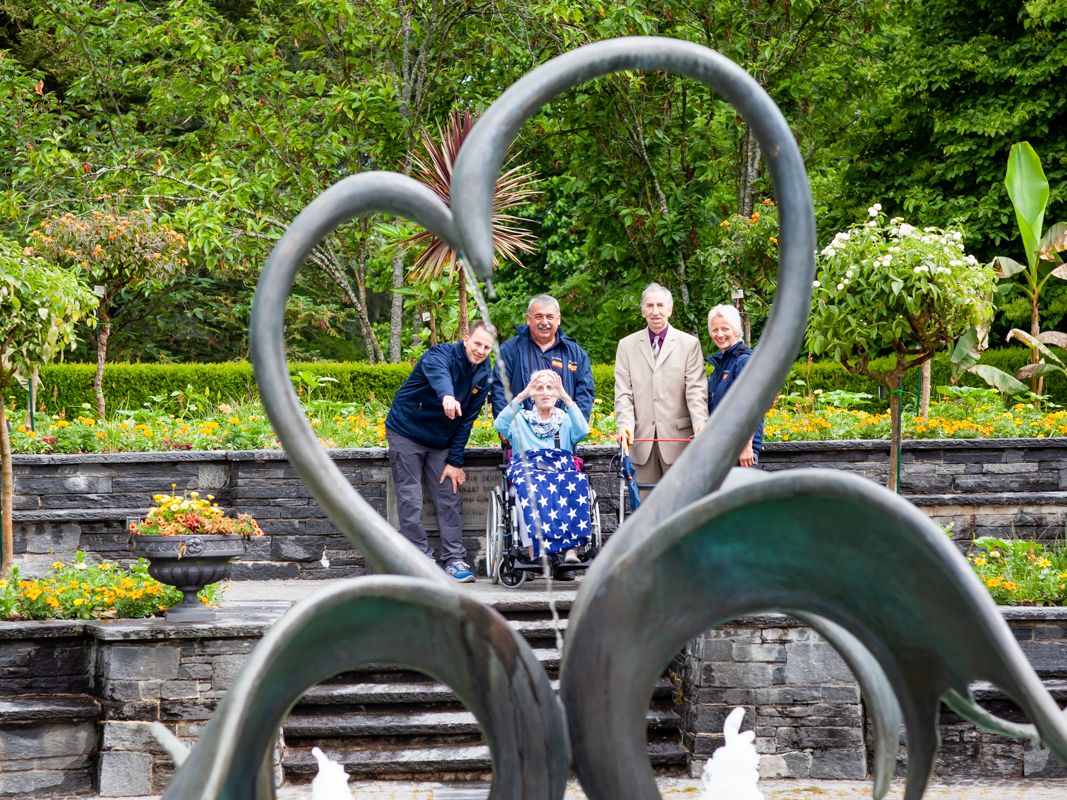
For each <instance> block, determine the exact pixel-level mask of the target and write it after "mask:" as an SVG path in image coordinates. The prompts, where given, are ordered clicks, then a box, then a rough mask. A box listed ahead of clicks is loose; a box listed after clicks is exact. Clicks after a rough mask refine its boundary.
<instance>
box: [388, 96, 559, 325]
mask: <svg viewBox="0 0 1067 800" xmlns="http://www.w3.org/2000/svg"><path fill="white" fill-rule="evenodd" d="M473 127H474V116H473V115H472V114H471V113H470V112H469V111H464V112H459V111H453V112H452V113H451V114H449V116H448V121H447V123H446V124H445V127H444V128H443V129H442V128H441V127H440V126H438V128H437V137H436V138H435V137H434V135H433V133H432V132H431V131H430V130H429V129H427V128H424V129H423V130H422V133H421V134H420V140H421V142H422V149H421V151H420V152H416V153H413V154H412V155H411V156H410V158H409V164H410V168H411V176H412V177H413V178H415V179H416V180H418V181H421V182H422V183H424V184H426V185H427V186H428V187H429V188H430V189H432V190H433V191H434V192H436V193H437V194H438V195H439V196H440V197H441V199H442V200H444V201H445V203H447V204H449V205H451V199H450V196H449V186H450V184H451V182H452V166H453V164H455V162H456V156H457V155H459V149H460V148H461V147H462V146H463V141H464V140H465V139H466V138H467V134H468V133H470V131H471V129H472V128H473ZM525 167H526V165H525V164H520V165H518V166H516V167H513V168H511V169H509V170H507V171H506V172H504V173H503V174H502V175H501V176H500V177H499V178H497V182H496V192H495V194H494V195H493V266H494V267H495V266H496V265H497V264H499V263H500V262H501V261H513V262H515V263H516V264H518V265H519V266H522V261H520V260H519V254H520V253H533V252H534V251H535V250H536V246H535V245H536V242H537V238H536V237H535V236H534V235H533V233H532V232H531V231H530V230H528V229H527V228H525V227H523V226H522V224H521V223H522V222H523V220H522V219H521V218H519V217H517V216H515V215H513V214H509V213H507V212H508V211H509V210H511V209H513V208H516V207H518V206H520V205H522V204H523V203H526V202H528V201H529V200H530V198H532V197H533V196H534V195H536V194H538V191H537V190H536V189H535V188H534V182H535V180H536V176H535V175H534V174H533V173H532V172H529V171H527V170H526V168H525ZM400 244H401V245H403V246H404V247H406V248H408V249H415V248H419V247H422V248H423V250H422V252H421V253H419V255H418V257H417V258H416V259H415V263H414V265H413V266H412V267H411V269H410V270H409V271H408V276H407V277H408V280H409V281H429V280H432V279H434V278H437V277H438V276H440V275H447V276H448V277H449V280H452V279H455V278H457V277H458V279H459V280H458V283H459V330H460V334H461V335H464V334H466V332H467V281H466V280H465V279H464V277H463V275H462V274H461V273H462V270H461V268H460V265H459V259H458V257H457V256H456V253H455V251H453V250H452V248H451V247H449V246H448V245H447V244H445V243H444V242H443V241H441V240H440V239H438V238H437V237H436V236H434V235H433V234H432V233H430V232H429V231H421V232H420V233H417V234H415V235H414V236H409V237H408V238H406V239H403V240H402V241H401V242H400ZM430 333H431V344H435V343H436V335H435V332H434V331H433V329H431V332H430Z"/></svg>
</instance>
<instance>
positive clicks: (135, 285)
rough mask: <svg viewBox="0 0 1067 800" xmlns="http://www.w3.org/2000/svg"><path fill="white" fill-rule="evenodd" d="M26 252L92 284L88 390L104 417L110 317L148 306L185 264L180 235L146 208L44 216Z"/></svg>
mask: <svg viewBox="0 0 1067 800" xmlns="http://www.w3.org/2000/svg"><path fill="white" fill-rule="evenodd" d="M30 240H31V241H32V242H33V246H32V247H31V248H30V250H31V252H32V253H33V254H35V255H38V256H40V257H42V258H44V259H47V260H48V261H51V262H52V263H54V264H57V265H59V266H61V267H65V268H67V269H69V270H71V271H73V272H75V273H76V274H79V275H80V276H82V277H83V278H84V279H85V281H86V282H87V283H89V284H90V285H91V286H92V287H93V291H94V292H95V293H96V295H97V297H98V298H99V299H98V303H97V306H96V314H95V316H96V320H95V321H96V324H95V326H94V328H95V331H94V332H92V333H91V334H90V335H91V336H92V337H93V339H94V346H95V349H96V376H95V377H94V379H93V391H94V393H95V395H96V412H97V414H99V415H100V416H101V417H103V416H104V414H105V411H106V407H105V401H104V389H103V382H104V366H105V364H106V363H107V347H108V340H109V339H110V337H111V325H112V320H114V319H115V318H116V317H118V316H119V315H120V314H122V313H124V312H125V311H126V309H131V308H136V307H138V306H151V304H152V303H153V302H155V299H156V297H157V296H158V295H159V294H161V293H162V292H163V290H164V289H166V288H168V287H169V286H170V285H171V284H172V283H173V282H174V281H175V280H177V278H178V277H179V276H180V274H181V272H182V271H183V270H184V269H185V268H186V267H187V266H188V264H189V262H188V261H187V260H186V259H185V257H184V253H185V237H184V236H182V235H181V234H180V233H178V232H177V231H175V230H173V229H172V228H170V227H169V226H167V225H165V224H160V223H158V222H157V221H156V219H155V218H154V217H153V216H152V214H151V213H150V212H148V211H146V210H141V211H131V212H129V213H128V214H112V213H110V212H104V211H94V212H92V213H91V214H89V215H87V216H85V217H76V216H74V214H72V213H69V212H68V213H66V214H63V215H62V216H58V217H49V218H48V219H45V220H44V221H43V222H42V223H41V224H40V226H39V227H38V228H37V229H36V230H34V231H33V232H32V233H31V234H30Z"/></svg>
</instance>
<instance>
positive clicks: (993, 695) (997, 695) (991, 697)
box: [971, 678, 1067, 704]
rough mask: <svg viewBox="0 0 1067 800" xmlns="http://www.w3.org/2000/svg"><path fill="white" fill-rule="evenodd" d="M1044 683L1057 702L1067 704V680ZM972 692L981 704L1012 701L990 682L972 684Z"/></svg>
mask: <svg viewBox="0 0 1067 800" xmlns="http://www.w3.org/2000/svg"><path fill="white" fill-rule="evenodd" d="M1042 683H1043V684H1044V685H1045V688H1046V689H1048V692H1049V694H1051V695H1052V697H1053V699H1054V700H1055V701H1056V702H1058V703H1061V704H1062V703H1064V702H1067V680H1063V679H1058V678H1053V679H1046V680H1044V681H1042ZM971 692H972V693H973V694H974V699H975V700H977V701H978V702H979V703H985V702H990V701H996V700H1008V701H1011V698H1010V697H1008V695H1006V694H1005V693H1004V692H1003V691H1002V690H1001V689H1000V687H999V686H996V685H995V684H992V683H989V682H988V681H977V682H975V683H973V684H971ZM1011 702H1014V701H1011Z"/></svg>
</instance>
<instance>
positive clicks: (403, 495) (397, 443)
mask: <svg viewBox="0 0 1067 800" xmlns="http://www.w3.org/2000/svg"><path fill="white" fill-rule="evenodd" d="M385 439H386V441H387V442H388V443H389V466H390V468H391V469H392V472H393V485H394V486H395V487H396V511H397V517H398V518H399V522H400V525H399V527H400V532H401V533H402V534H404V537H405V538H406V539H407V540H408V541H410V542H411V543H412V544H413V545H415V547H417V548H418V549H419V551H420V552H422V553H425V554H426V555H427V556H429V557H430V558H433V557H434V555H433V548H431V547H430V543H429V541H428V539H427V536H426V528H424V527H423V525H422V482H423V481H424V480H425V481H426V487H427V488H428V489H429V493H430V500H431V501H432V502H433V506H434V508H435V509H436V510H437V521H438V524H439V525H440V528H441V561H442V562H444V564H445V566H448V565H449V564H451V563H452V562H453V561H466V560H467V551H466V550H465V549H464V547H463V500H462V498H461V497H460V495H459V492H455V493H453V491H452V481H445V482H444V483H441V473H442V472H443V471H444V468H445V459H446V458H447V457H448V450H447V449H446V450H435V449H433V448H430V447H426V446H425V445H421V444H419V443H418V442H416V441H414V440H412V439H408V438H407V437H406V436H401V435H400V434H399V433H396V432H394V431H391V430H389V429H388V428H386V430H385Z"/></svg>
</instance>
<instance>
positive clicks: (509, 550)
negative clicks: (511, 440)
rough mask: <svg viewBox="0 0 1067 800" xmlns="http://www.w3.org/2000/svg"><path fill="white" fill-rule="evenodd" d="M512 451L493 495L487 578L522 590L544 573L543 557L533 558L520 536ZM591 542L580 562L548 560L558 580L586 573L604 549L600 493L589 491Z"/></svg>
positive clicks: (556, 555)
mask: <svg viewBox="0 0 1067 800" xmlns="http://www.w3.org/2000/svg"><path fill="white" fill-rule="evenodd" d="M508 461H509V458H508V451H505V452H504V460H503V463H502V464H500V465H499V467H498V468H499V469H500V484H499V485H498V486H494V487H493V490H492V492H490V494H489V513H488V514H487V515H486V522H485V574H486V577H488V578H489V580H491V581H492V582H493V583H501V584H503V585H504V586H507V587H508V588H511V589H517V588H518V587H520V586H522V585H523V584H524V583H525V582H526V580H527V579H528V578H534V577H536V576H537V575H540V574H542V573H543V571H544V562H543V560H542V556H540V555H539V556H535V557H534V558H532V559H531V558H530V556H529V555H528V554H527V552H526V547H525V546H524V545H523V544H522V537H521V536H520V533H519V511H518V508H517V506H516V503H515V500H514V498H513V496H512V493H511V485H510V483H509V482H508V479H507V476H506V474H505V470H506V469H507V466H508ZM589 528H590V533H589V539H588V540H587V541H586V543H585V544H583V545H581V546H579V547H578V548H576V550H577V552H578V560H577V561H565V560H564V558H563V554H562V553H553V554H550V555H548V556H547V558H548V562H549V565H550V568H551V569H552V574H553V575H554V576H557V579H558V576H560V575H570V574H573V573H575V572H584V571H585V570H586V569H588V568H589V566H590V564H591V563H592V560H593V558H595V557H596V554H597V553H599V552H600V548H601V546H602V545H603V541H602V539H601V528H600V508H599V506H598V503H597V495H596V490H594V489H593V487H592V486H591V485H590V487H589Z"/></svg>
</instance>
